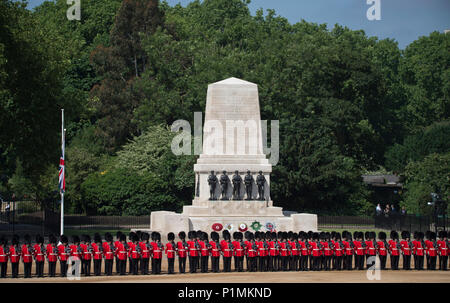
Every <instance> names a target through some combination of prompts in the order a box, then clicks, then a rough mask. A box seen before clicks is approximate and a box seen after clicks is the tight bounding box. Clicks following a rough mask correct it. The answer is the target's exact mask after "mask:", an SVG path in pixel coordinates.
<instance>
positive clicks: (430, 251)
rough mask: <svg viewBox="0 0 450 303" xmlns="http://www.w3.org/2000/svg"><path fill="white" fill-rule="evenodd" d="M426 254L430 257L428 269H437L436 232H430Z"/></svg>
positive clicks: (426, 244)
mask: <svg viewBox="0 0 450 303" xmlns="http://www.w3.org/2000/svg"><path fill="white" fill-rule="evenodd" d="M425 247H426V255H427V257H428V261H427V270H435V269H436V259H437V244H436V233H434V232H428V233H427V240H426V241H425Z"/></svg>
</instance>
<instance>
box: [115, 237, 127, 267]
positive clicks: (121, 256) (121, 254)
mask: <svg viewBox="0 0 450 303" xmlns="http://www.w3.org/2000/svg"><path fill="white" fill-rule="evenodd" d="M119 236H120V238H119V240H120V242H119V243H117V242H116V243H117V244H116V251H115V255H116V256H117V260H118V261H119V274H120V275H121V276H124V275H125V274H126V270H127V257H128V244H127V236H126V235H125V234H120V235H119Z"/></svg>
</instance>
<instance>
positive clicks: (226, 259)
mask: <svg viewBox="0 0 450 303" xmlns="http://www.w3.org/2000/svg"><path fill="white" fill-rule="evenodd" d="M222 236H223V240H222V242H221V243H220V250H221V251H222V253H223V270H224V271H225V272H230V271H231V258H232V257H233V244H232V243H231V235H230V232H229V231H228V230H224V232H223V234H222Z"/></svg>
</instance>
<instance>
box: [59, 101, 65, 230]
mask: <svg viewBox="0 0 450 303" xmlns="http://www.w3.org/2000/svg"><path fill="white" fill-rule="evenodd" d="M61 119H62V123H61V144H62V152H63V158H64V149H65V148H64V145H65V141H64V140H65V138H64V135H65V134H64V109H61ZM64 165H65V164H64ZM64 170H65V167H64ZM63 174H65V171H63ZM63 178H64V177H63ZM59 192H60V193H61V235H63V234H64V190H63V189H62V188H60V190H59Z"/></svg>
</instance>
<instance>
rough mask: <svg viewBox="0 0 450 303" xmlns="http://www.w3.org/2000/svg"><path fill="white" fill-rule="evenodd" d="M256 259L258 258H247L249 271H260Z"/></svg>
mask: <svg viewBox="0 0 450 303" xmlns="http://www.w3.org/2000/svg"><path fill="white" fill-rule="evenodd" d="M256 258H257V257H248V258H247V260H248V262H249V269H250V271H252V272H254V271H257V269H258V266H257V263H256Z"/></svg>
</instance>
